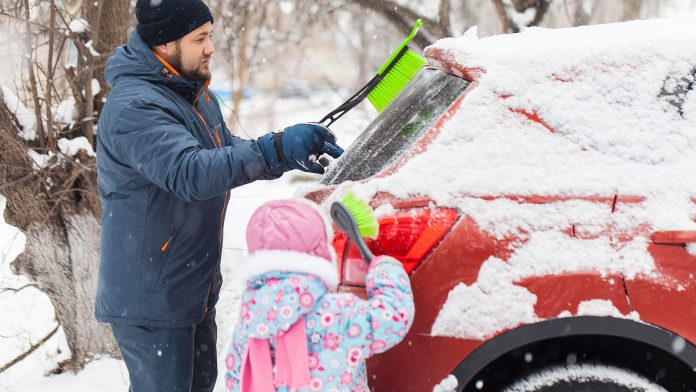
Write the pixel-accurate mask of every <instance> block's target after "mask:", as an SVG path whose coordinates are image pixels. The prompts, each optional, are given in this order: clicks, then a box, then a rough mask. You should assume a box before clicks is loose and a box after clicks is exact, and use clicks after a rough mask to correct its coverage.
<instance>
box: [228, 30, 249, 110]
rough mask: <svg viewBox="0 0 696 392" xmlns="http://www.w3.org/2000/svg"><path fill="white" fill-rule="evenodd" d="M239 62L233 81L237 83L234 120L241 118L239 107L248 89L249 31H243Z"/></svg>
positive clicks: (233, 102) (233, 107) (240, 41)
mask: <svg viewBox="0 0 696 392" xmlns="http://www.w3.org/2000/svg"><path fill="white" fill-rule="evenodd" d="M238 45H239V61H237V66H236V67H234V69H235V70H236V71H237V72H236V73H237V74H236V75H235V78H234V79H233V80H236V81H237V86H236V88H233V89H232V91H233V93H232V94H233V96H232V116H233V117H234V118H239V107H240V105H241V103H242V96H243V94H244V88H245V87H246V81H247V75H246V72H247V65H248V57H247V50H248V49H249V48H248V46H249V29H247V28H244V29H242V32H241V36H240V37H239V43H238Z"/></svg>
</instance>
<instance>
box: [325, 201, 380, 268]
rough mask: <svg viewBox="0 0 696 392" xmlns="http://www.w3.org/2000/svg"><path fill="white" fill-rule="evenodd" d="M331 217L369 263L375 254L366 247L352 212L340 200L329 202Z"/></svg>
mask: <svg viewBox="0 0 696 392" xmlns="http://www.w3.org/2000/svg"><path fill="white" fill-rule="evenodd" d="M331 219H333V221H334V222H336V224H337V225H338V227H340V228H341V230H343V231H344V232H345V233H346V234H347V235H348V237H350V239H351V240H352V241H353V242H354V243H355V246H357V247H358V250H359V251H360V254H361V255H362V257H363V258H364V259H365V261H367V264H370V262H371V261H372V259H374V258H375V255H374V254H372V252H370V249H368V248H367V245H366V244H365V241H364V240H363V239H362V237H361V236H360V231H359V230H358V224H357V223H356V222H355V218H354V217H353V214H351V213H350V211H349V210H348V208H346V206H344V205H343V203H340V202H334V203H332V204H331Z"/></svg>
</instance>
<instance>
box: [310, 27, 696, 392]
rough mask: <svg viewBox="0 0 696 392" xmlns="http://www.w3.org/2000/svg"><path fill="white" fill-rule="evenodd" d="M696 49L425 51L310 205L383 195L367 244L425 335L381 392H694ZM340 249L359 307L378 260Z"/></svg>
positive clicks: (567, 45)
mask: <svg viewBox="0 0 696 392" xmlns="http://www.w3.org/2000/svg"><path fill="white" fill-rule="evenodd" d="M693 42H696V23H694V20H693V19H684V20H681V19H673V20H657V21H640V22H630V23H621V24H613V25H603V26H593V27H583V28H573V29H563V30H545V29H531V30H529V31H527V32H524V33H521V34H515V35H507V36H496V37H489V38H485V39H480V40H479V39H477V38H476V37H472V36H471V34H468V35H465V36H464V37H463V38H458V39H448V40H442V41H440V42H438V43H437V44H436V45H434V46H432V47H429V48H428V49H427V50H426V51H425V55H426V57H427V58H428V60H429V66H428V67H427V69H425V70H423V71H422V72H421V73H420V74H419V76H418V77H417V79H416V80H414V81H413V82H412V83H411V84H410V85H409V86H408V87H407V89H406V90H405V91H404V92H403V93H402V94H401V95H400V96H399V97H398V98H397V100H396V101H395V102H393V103H392V105H391V106H390V107H389V108H388V109H387V110H385V112H383V113H382V114H381V115H380V116H379V117H378V118H377V119H376V120H375V121H374V122H373V123H372V124H371V125H370V126H369V127H368V128H367V129H366V130H365V131H364V132H363V133H362V134H361V135H360V136H359V137H358V139H357V140H356V141H355V142H354V143H353V144H352V145H351V146H350V148H349V149H348V150H347V151H346V153H345V154H344V156H343V157H342V158H341V159H340V160H339V161H337V162H336V163H335V164H334V165H333V166H332V168H331V169H330V170H329V171H328V172H327V174H325V176H324V177H323V179H322V186H320V187H318V188H313V189H309V190H306V191H304V194H303V196H304V197H307V198H309V199H311V200H314V201H317V202H319V203H323V205H324V206H326V207H328V205H329V204H330V202H332V201H333V200H337V199H340V197H341V196H342V195H343V194H344V193H345V191H346V190H347V189H351V190H352V192H353V193H355V194H357V195H358V196H362V197H364V198H367V199H369V200H370V203H371V205H372V207H374V208H375V211H376V214H377V216H378V219H379V222H380V234H379V237H378V238H377V239H376V240H374V241H369V242H368V245H369V246H370V248H371V249H372V250H373V252H374V253H376V254H389V255H392V256H394V257H396V258H397V259H399V260H400V261H402V262H403V264H404V266H405V268H406V270H407V271H408V272H409V274H410V276H411V282H412V285H413V290H414V296H415V303H416V317H415V321H414V324H413V328H412V329H411V331H410V333H409V334H408V335H407V337H406V338H405V339H404V341H403V342H402V343H400V344H399V345H398V346H397V347H395V348H394V349H392V350H390V351H388V352H386V353H384V354H381V355H378V356H376V357H374V358H372V359H370V360H369V361H368V371H369V374H370V383H371V388H372V390H373V391H379V392H390V391H417V392H424V391H432V390H433V388H434V387H436V386H437V385H438V384H440V383H441V382H442V381H443V380H444V379H445V378H447V377H448V375H453V376H454V377H456V380H457V384H458V386H457V387H456V390H457V391H589V390H591V391H653V390H655V391H661V390H666V391H696V371H695V370H694V369H696V346H695V344H696V281H695V280H694V274H696V252H694V251H693V249H692V247H691V246H690V244H691V243H695V242H696V223H694V221H693V218H694V215H696V204H695V203H694V202H695V201H696V181H695V180H694V175H693V173H694V167H696V166H695V165H696V93H694V92H693V88H692V87H693V83H694V74H695V73H696V45H693ZM333 244H334V247H335V249H336V252H337V255H338V258H339V266H340V273H341V276H342V284H341V287H340V290H342V291H349V292H354V293H356V294H357V295H364V283H363V277H364V271H365V269H366V265H365V262H364V261H363V260H362V259H361V258H360V255H359V253H358V252H357V250H356V248H355V247H354V245H353V244H351V243H350V241H349V240H347V239H346V236H345V235H344V234H343V233H341V232H337V234H336V235H335V237H334V240H333ZM450 381H451V378H450ZM446 383H447V382H444V383H442V385H440V386H439V387H438V389H437V390H448V389H447V388H445V384H446Z"/></svg>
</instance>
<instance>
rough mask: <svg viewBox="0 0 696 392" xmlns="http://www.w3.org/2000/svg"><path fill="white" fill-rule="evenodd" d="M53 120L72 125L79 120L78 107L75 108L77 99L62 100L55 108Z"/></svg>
mask: <svg viewBox="0 0 696 392" xmlns="http://www.w3.org/2000/svg"><path fill="white" fill-rule="evenodd" d="M53 120H54V121H56V122H59V123H62V124H68V125H71V124H73V123H75V121H77V109H76V108H75V99H74V98H68V99H66V100H63V101H60V103H59V104H58V105H56V107H55V108H53Z"/></svg>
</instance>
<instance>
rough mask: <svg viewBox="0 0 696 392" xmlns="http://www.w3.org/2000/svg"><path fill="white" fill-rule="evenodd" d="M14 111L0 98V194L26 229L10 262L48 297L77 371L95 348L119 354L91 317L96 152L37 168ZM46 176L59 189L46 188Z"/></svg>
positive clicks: (104, 328) (107, 333) (97, 213)
mask: <svg viewBox="0 0 696 392" xmlns="http://www.w3.org/2000/svg"><path fill="white" fill-rule="evenodd" d="M12 117H13V116H12V114H11V113H10V112H9V110H7V107H6V106H5V105H4V102H3V101H2V100H0V169H1V170H0V194H3V195H4V196H6V198H7V201H8V204H7V205H8V209H7V218H8V219H7V220H8V222H9V223H10V224H12V225H13V226H16V227H18V228H19V229H20V230H22V231H23V232H24V234H25V235H26V236H27V243H26V248H25V250H24V252H23V253H22V254H21V255H19V256H18V257H17V258H16V259H15V261H14V262H13V263H12V268H13V269H14V271H15V272H17V273H21V274H23V275H25V276H27V277H28V278H30V279H31V280H32V281H34V282H36V284H37V285H38V287H39V288H40V289H41V290H42V291H43V292H45V293H46V294H47V295H48V297H49V298H50V300H51V303H52V304H53V306H54V307H55V309H56V314H57V316H58V322H59V323H60V325H61V326H62V327H63V331H64V332H65V335H66V339H67V342H68V346H69V348H70V351H71V354H72V356H71V359H70V360H69V361H67V362H66V363H64V364H63V365H64V368H66V369H69V370H78V369H80V368H82V367H83V366H84V364H85V362H86V361H87V360H88V359H89V358H90V357H92V356H93V355H98V354H107V355H111V356H118V355H119V351H118V348H117V346H116V344H115V342H114V340H113V338H112V335H111V331H110V329H109V326H108V325H104V324H101V323H98V322H97V321H96V320H95V319H94V298H95V293H96V279H97V266H98V262H99V237H100V224H99V220H98V217H99V216H100V215H101V213H100V210H101V209H100V205H99V199H98V197H97V195H96V170H95V165H96V163H95V159H94V158H93V157H89V156H87V154H86V153H78V154H77V156H76V157H75V158H76V159H72V158H70V157H65V161H64V163H63V164H61V165H57V166H53V168H52V169H48V170H49V171H48V172H47V171H46V170H41V171H36V170H35V169H34V168H33V167H32V163H31V162H32V161H31V160H30V159H29V157H28V155H27V146H26V145H25V144H24V143H23V141H22V140H21V139H20V138H19V136H18V132H17V131H18V128H17V125H16V121H14V119H13V118H12ZM45 177H50V178H51V179H52V180H53V181H55V182H57V184H56V188H58V190H51V189H49V188H47V187H46V186H45V183H46V181H45Z"/></svg>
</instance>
